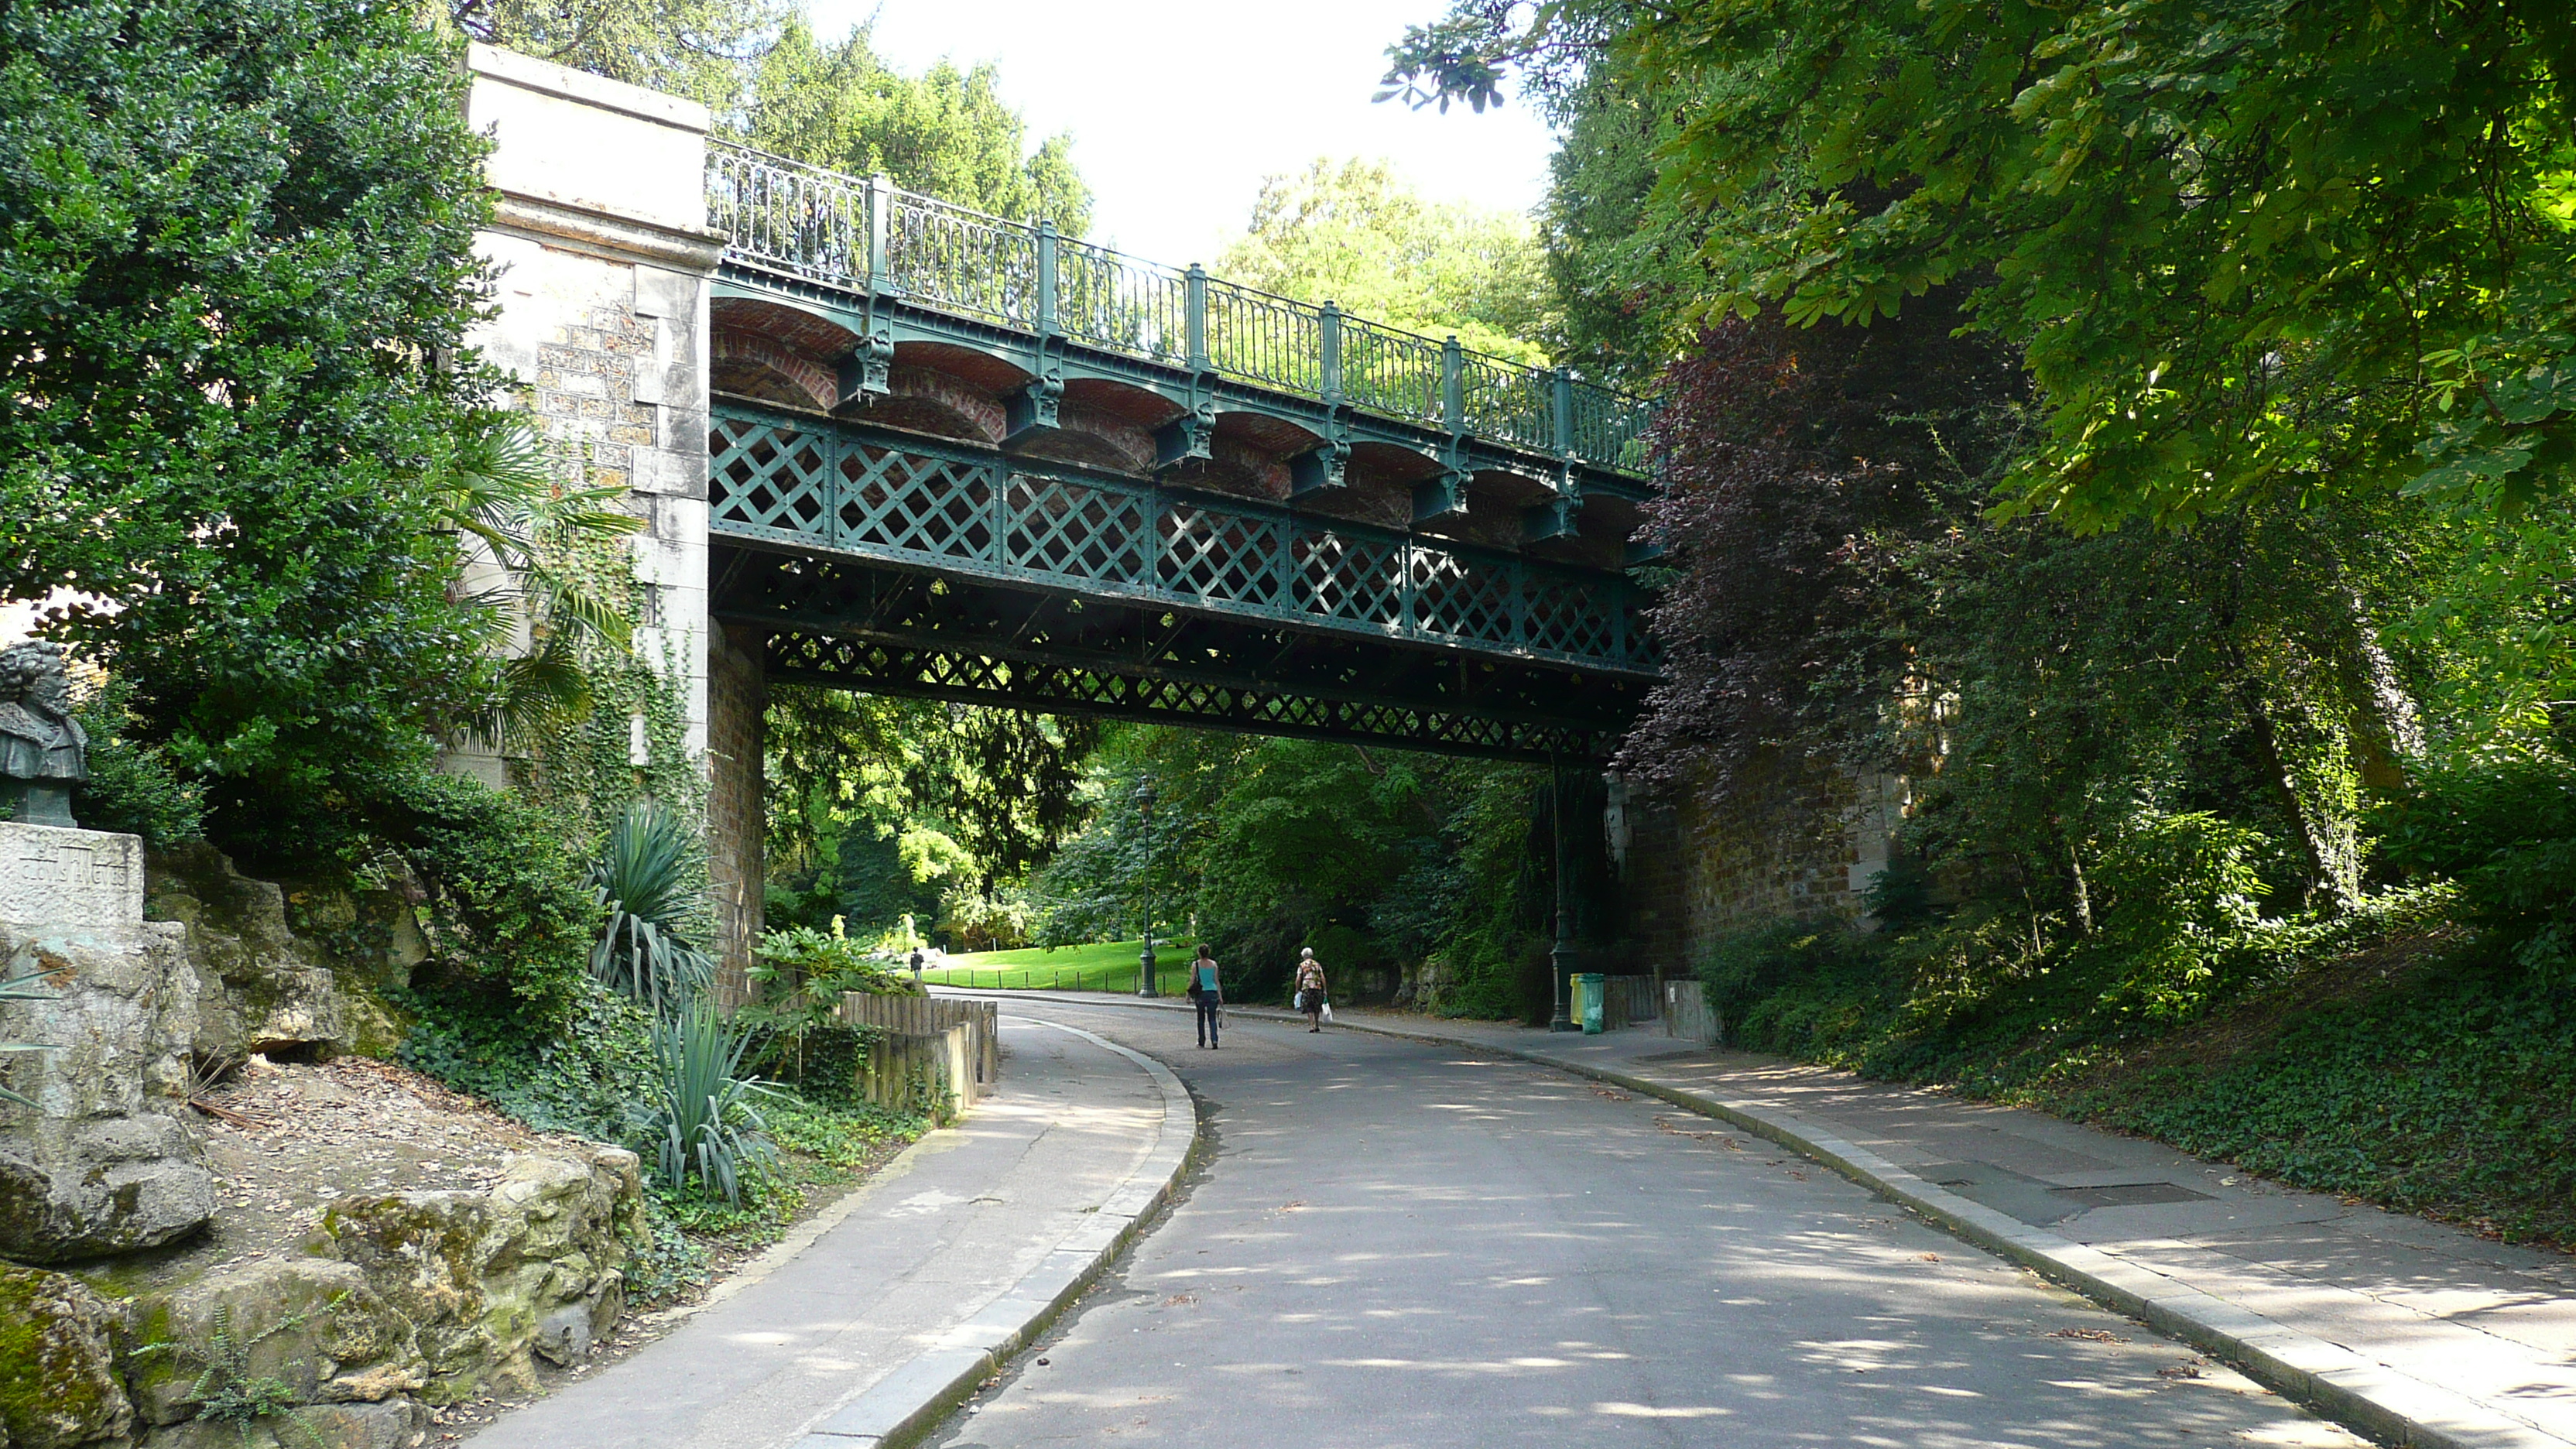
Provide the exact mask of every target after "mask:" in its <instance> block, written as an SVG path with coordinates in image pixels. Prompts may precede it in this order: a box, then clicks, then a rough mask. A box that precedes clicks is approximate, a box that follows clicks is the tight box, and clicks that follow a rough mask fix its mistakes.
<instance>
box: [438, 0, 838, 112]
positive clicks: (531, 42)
mask: <svg viewBox="0 0 2576 1449" xmlns="http://www.w3.org/2000/svg"><path fill="white" fill-rule="evenodd" d="M446 3H447V6H448V13H449V15H450V17H451V18H452V19H453V21H454V23H455V24H456V25H457V27H458V28H460V29H461V30H463V31H464V32H465V33H466V34H468V35H471V36H473V37H474V38H475V39H477V40H482V41H488V42H490V43H491V44H494V45H502V46H507V47H509V48H510V49H512V50H516V51H520V52H523V53H525V54H528V55H533V56H535V57H537V58H538V59H539V60H550V61H553V62H554V63H555V64H557V65H568V66H571V67H572V68H574V69H575V70H586V71H589V72H591V73H592V74H594V75H604V76H607V77H608V78H610V79H611V80H622V81H625V82H627V83H628V84H630V85H639V86H645V87H648V88H650V89H653V90H657V91H665V92H669V93H670V94H673V95H681V96H687V97H689V98H690V99H692V100H697V101H703V102H705V103H706V104H708V105H710V106H713V107H715V108H716V109H717V110H719V111H723V110H726V109H728V108H730V107H731V106H732V105H733V104H734V103H735V101H736V100H737V99H738V97H739V96H740V94H741V91H742V86H743V77H744V71H745V69H746V68H747V66H748V65H750V64H751V63H753V62H756V61H757V60H758V59H759V58H760V56H761V55H762V54H763V53H764V52H766V51H767V50H768V48H769V47H770V45H771V44H772V43H773V42H774V41H775V40H776V39H777V37H778V34H779V31H780V27H781V26H782V24H785V23H788V22H789V19H790V16H791V13H792V12H791V8H790V6H789V5H788V4H787V3H785V0H446Z"/></svg>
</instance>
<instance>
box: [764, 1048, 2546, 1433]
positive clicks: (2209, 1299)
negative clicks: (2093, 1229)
mask: <svg viewBox="0 0 2576 1449" xmlns="http://www.w3.org/2000/svg"><path fill="white" fill-rule="evenodd" d="M1056 999H1060V1000H1065V1001H1069V1002H1070V1001H1076V1000H1078V998H1073V997H1062V998H1056ZM1091 1004H1097V1005H1126V1004H1129V1003H1122V1002H1118V1001H1116V1000H1115V999H1112V1000H1108V1001H1102V1002H1096V1003H1091ZM1132 1004H1133V1005H1136V1006H1139V1007H1147V1008H1148V1009H1152V1008H1151V1007H1150V1004H1149V1003H1146V1002H1142V1001H1140V1002H1135V1003H1132ZM1227 1010H1228V1011H1229V1012H1232V1011H1237V1010H1241V1011H1242V1013H1243V1014H1244V1015H1246V1016H1258V1017H1263V1018H1267V1019H1271V1020H1289V1021H1294V1020H1298V1019H1299V1018H1297V1017H1296V1016H1294V1015H1292V1014H1289V1013H1285V1012H1278V1011H1273V1010H1268V1009H1264V1008H1258V1007H1255V1008H1248V1009H1247V1008H1236V1007H1228V1008H1227ZM1334 1025H1335V1026H1336V1027H1338V1028H1339V1029H1341V1030H1343V1031H1364V1032H1368V1033H1370V1034H1372V1035H1376V1036H1387V1037H1398V1038H1402V1039H1404V1040H1408V1041H1418V1042H1424V1043H1428V1044H1430V1045H1434V1046H1442V1047H1453V1048H1454V1047H1464V1048H1467V1049H1468V1050H1471V1051H1482V1052H1490V1053H1492V1054H1494V1055H1497V1056H1507V1057H1513V1058H1516V1059H1518V1060H1520V1061H1525V1062H1529V1063H1531V1064H1532V1065H1535V1066H1542V1067H1549V1068H1553V1069H1555V1070H1557V1071H1563V1072H1571V1073H1574V1074H1575V1075H1577V1076H1582V1077H1589V1078H1591V1079H1593V1080H1595V1081H1599V1082H1606V1083H1609V1084H1611V1085H1613V1086H1618V1087H1623V1088H1626V1089H1627V1090H1629V1091H1632V1092H1636V1093H1638V1094H1640V1095H1643V1096H1648V1097H1654V1098H1657V1099H1659V1100H1662V1101H1666V1102H1670V1103H1672V1104H1673V1105H1674V1106H1676V1107H1680V1108H1683V1109H1685V1110H1687V1111H1691V1112H1696V1113H1698V1114H1700V1115H1701V1116H1705V1117H1713V1118H1715V1119H1717V1120H1718V1121H1721V1122H1725V1123H1727V1124H1729V1125H1731V1126H1734V1127H1737V1128H1740V1129H1742V1130H1743V1131H1745V1132H1748V1133H1751V1134H1752V1135H1754V1136H1756V1137H1760V1138H1762V1139H1763V1140H1765V1141H1768V1142H1774V1143H1777V1144H1779V1145H1780V1146H1782V1147H1786V1148H1788V1149H1790V1150H1791V1151H1793V1152H1796V1153H1799V1154H1800V1155H1802V1156H1805V1157H1810V1158H1813V1159H1814V1160H1816V1161H1817V1162H1820V1163H1823V1164H1824V1165H1825V1166H1827V1167H1830V1168H1832V1169H1833V1170H1834V1171H1836V1172H1838V1173H1840V1174H1842V1175H1843V1176H1844V1177H1847V1178H1850V1179H1851V1180H1852V1181H1854V1182H1856V1183H1858V1184H1860V1185H1861V1186H1863V1187H1866V1188H1868V1189H1869V1190H1870V1191H1872V1192H1874V1193H1877V1194H1878V1195H1879V1196H1881V1197H1883V1198H1886V1199H1887V1200H1888V1201H1890V1202H1893V1203H1896V1204H1898V1205H1899V1206H1901V1207H1904V1208H1907V1209H1909V1210H1910V1211H1912V1212H1914V1213H1915V1214H1917V1215H1918V1216H1920V1217H1922V1218H1924V1219H1925V1220H1926V1221H1928V1222H1931V1223H1933V1224H1934V1225H1936V1226H1938V1227H1940V1228H1942V1229H1943V1230H1944V1231H1946V1232H1949V1233H1951V1234H1952V1235H1954V1236H1956V1237H1958V1238H1961V1239H1963V1240H1965V1241H1967V1242H1969V1243H1971V1244H1973V1245H1975V1246H1977V1247H1979V1248H1982V1249H1984V1250H1985V1251H1987V1252H1989V1253H1992V1254H1994V1255H1995V1256H1997V1257H1999V1258H2003V1259H2005V1260H2007V1261H2009V1262H2013V1263H2018V1264H2020V1265H2021V1266H2023V1267H2025V1268H2029V1269H2031V1270H2032V1271H2033V1272H2036V1273H2038V1274H2039V1275H2040V1276H2042V1277H2044V1278H2047V1279H2050V1280H2051V1281H2053V1282H2056V1283H2059V1284H2061V1285H2063V1286H2065V1287H2067V1288H2071V1289H2073V1290H2074V1291H2076V1292H2077V1293H2080V1294H2082V1295H2084V1296H2085V1297H2086V1298H2089V1299H2091V1300H2093V1301H2094V1302H2096V1303H2098V1304H2101V1305H2102V1306H2103V1307H2105V1308H2108V1309H2110V1310H2111V1311H2113V1312H2115V1313H2119V1314H2122V1315H2124V1316H2126V1317H2129V1318H2133V1319H2136V1320H2137V1321H2139V1322H2141V1323H2144V1324H2146V1325H2147V1326H2148V1327H2150V1328H2153V1329H2154V1330H2156V1331H2157V1332H2158V1333H2161V1334H2164V1335H2165V1336H2167V1337H2169V1338H2175V1339H2179V1340H2181V1341H2182V1342H2184V1343H2187V1344H2190V1345H2191V1346H2192V1347H2194V1348H2197V1349H2199V1350H2200V1351H2202V1352H2203V1353H2206V1354H2209V1355H2210V1356H2211V1357H2213V1358H2218V1359H2222V1360H2224V1361H2226V1362H2227V1363H2229V1364H2232V1365H2234V1366H2235V1367H2236V1368H2237V1369H2239V1370H2241V1371H2242V1372H2243V1373H2244V1374H2245V1375H2246V1377H2248V1378H2251V1379H2253V1380H2254V1381H2255V1382H2257V1383H2260V1384H2262V1385H2263V1386H2264V1387H2266V1388H2269V1389H2271V1390H2273V1391H2274V1392H2276V1393H2280V1394H2282V1395H2284V1396H2286V1397H2288V1398H2291V1399H2294V1400H2297V1401H2298V1402H2300V1403H2302V1404H2305V1405H2307V1406H2308V1407H2310V1408H2312V1409H2314V1410H2316V1411H2317V1412H2318V1413H2320V1414H2322V1415H2323V1416H2325V1417H2326V1418H2329V1419H2332V1420H2334V1421H2335V1422H2336V1423H2338V1424H2341V1425H2343V1426H2344V1427H2345V1428H2347V1429H2351V1430H2353V1431H2354V1432H2356V1433H2359V1434H2364V1435H2367V1436H2369V1437H2370V1438H2373V1439H2376V1440H2378V1441H2380V1442H2381V1443H2384V1444H2398V1445H2407V1446H2415V1449H2568V1441H2567V1440H2564V1439H2560V1438H2558V1437H2557V1436H2555V1435H2552V1434H2547V1433H2543V1432H2542V1431H2540V1430H2538V1429H2536V1428H2533V1427H2531V1426H2529V1425H2526V1424H2518V1423H2514V1422H2512V1421H2510V1420H2508V1419H2505V1418H2503V1417H2501V1416H2499V1415H2498V1414H2497V1413H2496V1412H2495V1411H2494V1410H2492V1409H2490V1408H2488V1407H2487V1406H2485V1405H2483V1404H2481V1403H2479V1402H2478V1401H2476V1400H2474V1399H2471V1398H2468V1397H2466V1396H2465V1395H2461V1394H2456V1393H2453V1392H2452V1391H2450V1390H2449V1389H2445V1388H2442V1387H2440V1386H2438V1385H2435V1384H2429V1383H2426V1382H2424V1381H2422V1380H2420V1379H2415V1378H2410V1377H2408V1376H2406V1375H2404V1374H2401V1373H2398V1372H2397V1371H2395V1370H2393V1369H2391V1368H2388V1367H2387V1366H2385V1365H2383V1364H2378V1363H2374V1362H2372V1361H2370V1360H2369V1359H2366V1358H2364V1357H2362V1356H2361V1355H2360V1354H2357V1353H2354V1352H2353V1351H2352V1350H2350V1349H2348V1348H2345V1347H2344V1346H2342V1345H2341V1344H2337V1343H2330V1342H2328V1341H2327V1340H2325V1339H2322V1338H2318V1337H2315V1336H2314V1335H2312V1334H2307V1333H2302V1332H2299V1331H2298V1330H2296V1329H2293V1328H2289V1327H2286V1326H2284V1325H2282V1324H2280V1323H2277V1322H2274V1321H2273V1320H2271V1319H2268V1318H2265V1317H2263V1316H2262V1315H2260V1314H2258V1313H2255V1312H2253V1311H2251V1310H2250V1309H2246V1308H2241V1307H2238V1306H2237V1305H2236V1304H2233V1303H2230V1302H2228V1301H2227V1300H2226V1299H2223V1298H2220V1297H2218V1296H2216V1295H2215V1294H2211V1293H2207V1292H2204V1291H2202V1290H2201V1289H2198V1288H2194V1287H2192V1286H2191V1285H2189V1284H2187V1283H2184V1282H2181V1281H2179V1280H2177V1279H2174V1278H2169V1277H2166V1276H2165V1275H2163V1274H2161V1273H2158V1272H2155V1271H2154V1270H2152V1269H2149V1268H2146V1267H2142V1266H2140V1265H2139V1264H2137V1263H2135V1262H2132V1261H2130V1260H2127V1259H2124V1258H2121V1257H2119V1256H2117V1255H2115V1254H2111V1253H2105V1252H2103V1251H2101V1250H2100V1249H2098V1248H2091V1247H2087V1246H2085V1245H2084V1244H2082V1243H2078V1242H2075V1241H2073V1240H2072V1239H2069V1238H2062V1237H2059V1236H2058V1235H2057V1234H2055V1233H2052V1232H2049V1231H2047V1230H2045V1229H2042V1228H2034V1227H2031V1226H2030V1225H2028V1224H2027V1223H2023V1222H2021V1221H2019V1220H2017V1219H2014V1218H2011V1217H2008V1216H2006V1215H2005V1214H2003V1213H2000V1212H1997V1211H1995V1210H1994V1209H1993V1208H1990V1207H1987V1206H1985V1205H1984V1204H1982V1203H1975V1202H1971V1201H1969V1200H1968V1199H1966V1198H1964V1197H1961V1196H1959V1195H1958V1194H1957V1193H1954V1192H1949V1191H1947V1190H1945V1189H1943V1188H1941V1187H1938V1186H1936V1185H1934V1184H1932V1183H1929V1182H1926V1181H1924V1180H1923V1179H1922V1178H1919V1177H1917V1176H1915V1175H1914V1174H1913V1173H1910V1172H1908V1171H1906V1170H1905V1169H1904V1168H1902V1167H1899V1166H1897V1165H1896V1164H1895V1163H1893V1162H1890V1161H1888V1160H1887V1159H1886V1158H1883V1157H1880V1156H1879V1155H1878V1154H1876V1153H1874V1152H1871V1151H1869V1150H1868V1149H1867V1148H1864V1147H1859V1146H1855V1145H1854V1144H1852V1143H1849V1142H1845V1141H1843V1140H1841V1139H1840V1138H1836V1137H1829V1136H1826V1135H1824V1134H1822V1133H1820V1132H1816V1131H1814V1130H1813V1129H1810V1128H1807V1127H1805V1126H1802V1125H1801V1124H1799V1123H1798V1122H1797V1121H1796V1119H1794V1118H1792V1117H1790V1116H1788V1115H1786V1114H1783V1113H1778V1112H1773V1111H1770V1110H1768V1109H1766V1108H1762V1107H1757V1106H1754V1105H1752V1104H1750V1103H1744V1102H1729V1101H1724V1100H1721V1099H1719V1098H1716V1097H1710V1096H1704V1095H1702V1094H1700V1093H1697V1092H1692V1091H1689V1090H1686V1089H1684V1088H1680V1087H1674V1086H1669V1085H1666V1084H1664V1083H1661V1082H1654V1081H1649V1080H1647V1079H1645V1078H1642V1077H1633V1076H1630V1075H1628V1074H1627V1073H1625V1072H1620V1071H1614V1070H1611V1069H1609V1068H1606V1067H1600V1066H1595V1065H1593V1064H1592V1063H1589V1062H1579V1061H1571V1060H1567V1059H1565V1058H1562V1057H1555V1056H1550V1055H1548V1054H1546V1053H1544V1052H1534V1051H1524V1050H1521V1049H1519V1048H1515V1047H1508V1046H1502V1045H1498V1044H1496V1043H1493V1042H1483V1041H1477V1040H1474V1039H1473V1038H1469V1037H1457V1036H1446V1035H1442V1034H1440V1033H1437V1032H1429V1031H1409V1030H1406V1029H1404V1028H1401V1027H1393V1026H1383V1025H1377V1024H1374V1023H1363V1022H1359V1021H1354V1020H1351V1019H1348V1018H1345V1019H1343V1020H1341V1021H1337V1022H1335V1023H1334ZM815 1449H822V1446H815Z"/></svg>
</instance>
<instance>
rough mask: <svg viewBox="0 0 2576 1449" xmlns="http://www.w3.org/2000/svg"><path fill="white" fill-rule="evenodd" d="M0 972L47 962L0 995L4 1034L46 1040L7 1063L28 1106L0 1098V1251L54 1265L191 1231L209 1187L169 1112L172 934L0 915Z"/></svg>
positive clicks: (178, 1070) (184, 976) (174, 1031)
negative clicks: (31, 983) (23, 985)
mask: <svg viewBox="0 0 2576 1449" xmlns="http://www.w3.org/2000/svg"><path fill="white" fill-rule="evenodd" d="M63 833H65V834H72V833H75V832H63ZM79 833H89V832H79ZM0 968H5V969H6V970H7V971H8V974H11V975H17V974H23V973H25V972H28V971H38V970H41V971H48V972H50V973H52V978H51V984H52V987H53V994H52V995H50V996H48V997H45V998H43V999H41V1000H33V1001H10V1002H0V1041H14V1042H33V1043H40V1044H44V1045H47V1046H50V1047H53V1048H54V1050H52V1051H46V1052H29V1053H20V1054H16V1055H15V1058H14V1060H13V1061H12V1062H11V1063H10V1064H9V1065H8V1068H7V1069H8V1071H9V1073H10V1077H9V1085H11V1086H13V1087H14V1088H15V1089H16V1090H17V1091H18V1092H19V1093H20V1094H22V1095H24V1096H26V1097H29V1098H31V1099H33V1100H34V1102H35V1104H36V1105H35V1107H34V1109H33V1110H29V1109H27V1108H24V1107H20V1106H15V1105H11V1104H5V1103H0V1257H8V1258H14V1259H17V1260H19V1261H21V1262H34V1263H50V1262H61V1261H65V1260H68V1259H74V1258H85V1257H95V1256H98V1255H100V1254H106V1253H121V1252H130V1251H132V1250H135V1249H138V1248H150V1247H157V1246H159V1245H161V1244H163V1243H167V1242H171V1241H173V1240H175V1239H178V1238H181V1237H184V1236H186V1235H187V1234H189V1233H192V1232H194V1231H196V1229H197V1228H198V1227H199V1226H200V1225H202V1224H203V1223H204V1222H205V1221H206V1219H207V1218H209V1217H211V1216H212V1215H213V1214H214V1210H215V1185H214V1178H213V1175H212V1174H210V1173H208V1172H207V1171H206V1169H205V1168H204V1167H203V1166H201V1165H199V1163H198V1161H197V1154H196V1150H195V1145H194V1142H193V1140H192V1139H191V1138H190V1137H189V1135H188V1130H187V1127H186V1125H185V1124H184V1123H183V1122H182V1121H181V1120H180V1118H179V1117H178V1115H177V1114H178V1113H180V1112H182V1111H184V1110H185V1107H184V1100H185V1097H186V1093H187V1082H188V1070H189V1063H188V1044H189V1037H190V1033H191V1031H192V1030H193V1024H194V1020H195V1015H196V975H195V973H194V971H193V970H191V969H190V967H189V964H188V960H187V956H186V953H185V952H184V951H183V949H182V933H181V931H180V929H179V928H178V927H176V926H169V925H154V924H149V923H136V924H134V925H131V926H122V927H93V928H79V929H70V930H55V929H49V928H46V927H42V926H24V925H17V924H10V923H6V922H0Z"/></svg>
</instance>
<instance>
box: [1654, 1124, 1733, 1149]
mask: <svg viewBox="0 0 2576 1449" xmlns="http://www.w3.org/2000/svg"><path fill="white" fill-rule="evenodd" d="M1655 1129H1656V1130H1657V1131H1659V1132H1669V1133H1671V1134H1672V1135H1673V1136H1675V1137H1687V1138H1690V1139H1691V1140H1692V1141H1694V1142H1714V1143H1716V1144H1717V1145H1719V1146H1720V1147H1723V1148H1725V1149H1726V1150H1727V1151H1729V1152H1742V1151H1743V1150H1744V1144H1743V1143H1741V1142H1738V1141H1736V1140H1735V1139H1734V1138H1732V1137H1729V1136H1727V1135H1726V1134H1725V1133H1723V1132H1703V1131H1697V1130H1694V1129H1692V1128H1689V1127H1676V1126H1674V1125H1673V1119H1672V1118H1670V1117H1658V1118H1656V1119H1655Z"/></svg>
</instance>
